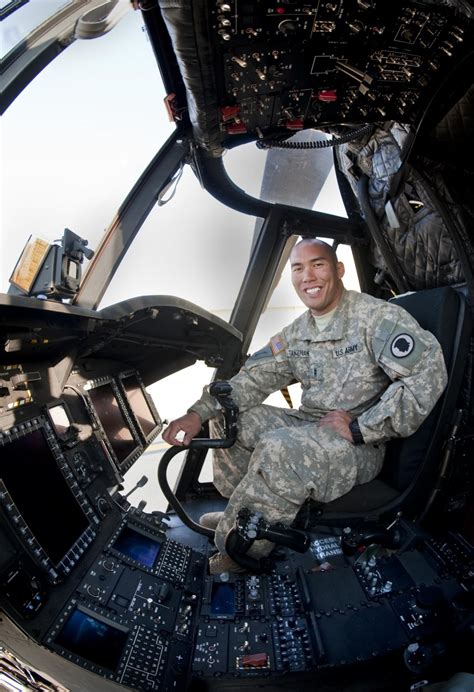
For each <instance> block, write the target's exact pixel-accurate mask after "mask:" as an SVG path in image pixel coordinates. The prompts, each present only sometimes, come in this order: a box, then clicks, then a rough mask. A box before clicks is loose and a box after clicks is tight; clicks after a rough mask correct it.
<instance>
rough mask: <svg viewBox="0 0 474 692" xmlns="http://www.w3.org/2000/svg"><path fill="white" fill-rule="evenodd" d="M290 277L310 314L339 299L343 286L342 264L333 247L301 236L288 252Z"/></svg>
mask: <svg viewBox="0 0 474 692" xmlns="http://www.w3.org/2000/svg"><path fill="white" fill-rule="evenodd" d="M290 264H291V280H292V282H293V286H294V287H295V290H296V293H297V294H298V296H299V297H300V298H301V300H302V301H303V303H304V304H305V305H306V307H307V308H309V309H310V310H311V312H312V313H313V315H325V314H326V313H327V312H330V311H331V310H333V309H334V308H335V307H336V305H337V304H338V303H339V301H340V299H341V296H342V292H343V290H344V286H343V283H342V281H341V279H342V277H343V276H344V265H343V263H342V262H338V261H337V258H336V255H335V253H334V251H333V249H332V248H331V247H330V246H329V245H327V244H326V243H323V242H321V241H318V240H302V241H301V242H299V243H298V244H297V245H295V247H294V248H293V251H292V253H291V255H290Z"/></svg>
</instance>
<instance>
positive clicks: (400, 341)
mask: <svg viewBox="0 0 474 692" xmlns="http://www.w3.org/2000/svg"><path fill="white" fill-rule="evenodd" d="M414 348H415V339H414V338H413V337H412V336H411V334H407V333H406V332H402V333H400V334H397V335H396V336H394V337H393V339H392V341H391V343H390V353H391V354H392V356H394V358H407V356H409V355H410V353H412V352H413V350H414Z"/></svg>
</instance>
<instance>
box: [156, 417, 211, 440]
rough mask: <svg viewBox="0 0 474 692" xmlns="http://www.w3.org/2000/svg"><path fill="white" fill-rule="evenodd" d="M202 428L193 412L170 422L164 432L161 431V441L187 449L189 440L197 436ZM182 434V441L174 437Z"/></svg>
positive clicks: (198, 418) (200, 422) (199, 420)
mask: <svg viewBox="0 0 474 692" xmlns="http://www.w3.org/2000/svg"><path fill="white" fill-rule="evenodd" d="M201 427H202V420H201V418H200V416H199V415H198V414H197V413H195V412H194V411H190V412H189V413H186V414H185V415H184V416H181V418H176V420H172V421H171V423H170V424H169V425H168V427H167V428H166V430H164V431H163V435H162V437H163V439H164V441H165V442H167V443H168V444H169V445H178V446H179V447H187V446H188V444H189V443H190V442H191V440H192V439H193V438H194V437H196V436H197V435H198V434H199V431H200V430H201ZM180 432H184V437H183V439H180V440H178V439H177V438H176V435H178V433H180Z"/></svg>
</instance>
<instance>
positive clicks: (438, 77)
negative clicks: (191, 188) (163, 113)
mask: <svg viewBox="0 0 474 692" xmlns="http://www.w3.org/2000/svg"><path fill="white" fill-rule="evenodd" d="M464 9H465V8H464ZM191 11H192V20H191V15H190V17H189V21H190V22H191V23H192V22H194V24H195V26H201V23H202V26H203V27H205V29H203V30H202V33H201V34H198V33H197V32H196V35H195V36H193V37H192V38H191V37H190V36H189V33H186V32H187V31H188V30H187V29H186V32H185V31H184V28H183V27H184V24H183V19H184V17H185V13H186V9H185V8H184V7H182V8H181V10H180V11H179V12H178V11H177V10H176V9H175V8H167V7H165V6H163V7H162V9H161V12H162V15H163V18H164V20H165V22H166V25H167V27H168V31H169V34H170V38H171V42H172V46H173V50H174V52H175V54H176V57H177V59H178V63H179V67H180V72H181V77H182V79H183V82H184V84H185V85H186V86H185V90H186V98H187V103H188V109H189V115H190V118H191V122H192V124H193V125H194V129H195V135H196V137H197V138H198V140H200V143H201V144H202V146H203V147H204V148H210V149H212V148H213V146H214V147H217V145H218V144H220V145H222V146H224V147H231V146H233V145H234V144H236V143H237V142H239V141H247V140H248V139H263V140H264V139H265V138H266V137H268V136H270V135H274V134H282V135H283V134H285V133H286V135H287V136H289V135H290V134H291V133H292V132H295V131H298V130H302V129H305V128H316V129H318V128H319V129H321V128H323V129H324V128H326V127H330V126H336V125H344V124H361V123H373V122H380V121H385V120H392V119H393V120H398V121H400V122H404V123H409V124H416V123H418V122H419V121H420V119H421V118H422V117H423V114H424V112H425V110H426V108H427V107H428V105H430V104H431V103H432V101H433V100H434V99H436V98H437V95H438V93H439V92H442V91H443V90H447V91H449V89H450V88H452V83H451V84H448V82H449V80H451V79H452V78H453V75H454V73H455V71H456V70H458V69H461V71H462V69H464V68H463V64H464V62H465V61H466V60H469V56H470V55H471V48H470V45H471V36H472V22H471V21H470V20H471V17H468V16H465V14H464V12H463V7H462V6H461V3H456V2H447V3H433V2H404V3H387V2H383V0H329V1H327V2H326V1H324V0H318V2H312V3H309V2H298V1H295V2H293V1H291V0H283V1H282V2H277V1H274V2H267V1H266V0H265V1H263V0H257V2H254V3H247V2H239V1H238V0H229V1H223V0H222V1H221V0H219V1H218V2H216V3H215V4H214V3H212V4H211V3H210V4H209V5H207V4H206V3H202V4H201V5H200V7H199V9H196V7H194V8H192V10H190V12H191ZM196 12H197V13H198V14H199V13H202V14H199V17H198V18H196ZM204 36H205V40H204V38H203V37H204ZM211 47H212V48H211ZM448 87H449V88H448ZM193 104H199V108H198V109H196V108H195V106H194V105H193ZM178 105H179V106H181V110H182V107H183V106H184V104H178ZM216 113H217V117H216Z"/></svg>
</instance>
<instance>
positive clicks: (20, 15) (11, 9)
mask: <svg viewBox="0 0 474 692" xmlns="http://www.w3.org/2000/svg"><path fill="white" fill-rule="evenodd" d="M74 4H76V0H48V2H44V1H43V2H41V0H1V1H0V13H1V17H2V41H1V46H0V51H1V57H2V59H3V58H4V57H5V56H6V55H7V54H8V53H10V51H11V50H13V49H14V48H15V47H16V46H19V44H20V43H22V42H24V41H28V38H29V36H30V35H31V34H32V32H33V31H35V30H36V29H37V28H38V27H39V26H40V25H41V24H43V23H44V22H46V21H47V20H48V19H50V18H51V17H53V16H54V15H55V14H57V13H58V12H59V11H60V10H62V9H64V8H65V7H67V6H72V5H74Z"/></svg>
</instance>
